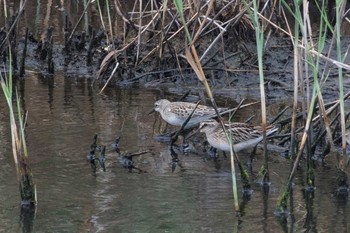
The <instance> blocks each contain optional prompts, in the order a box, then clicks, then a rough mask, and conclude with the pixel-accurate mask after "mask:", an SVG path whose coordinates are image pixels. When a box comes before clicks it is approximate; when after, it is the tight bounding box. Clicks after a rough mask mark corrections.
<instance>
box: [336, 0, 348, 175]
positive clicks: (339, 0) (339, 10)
mask: <svg viewBox="0 0 350 233" xmlns="http://www.w3.org/2000/svg"><path fill="white" fill-rule="evenodd" d="M345 5H346V1H345V0H336V5H335V8H336V10H335V12H336V23H335V35H336V45H337V60H338V61H339V62H341V61H342V60H343V58H342V51H341V42H340V33H341V32H340V26H341V24H342V20H343V14H344V9H345ZM338 79H339V100H340V106H339V107H340V123H341V134H342V152H343V153H342V157H343V158H342V159H340V161H338V163H339V168H340V169H341V170H344V169H345V164H346V162H345V161H344V160H345V158H346V136H345V111H344V87H343V70H342V69H341V68H338ZM348 156H350V155H348Z"/></svg>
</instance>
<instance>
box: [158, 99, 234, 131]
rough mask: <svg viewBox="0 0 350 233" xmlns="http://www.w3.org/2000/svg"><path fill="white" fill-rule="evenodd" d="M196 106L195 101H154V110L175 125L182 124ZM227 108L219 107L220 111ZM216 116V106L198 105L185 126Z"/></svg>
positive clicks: (188, 126)
mask: <svg viewBox="0 0 350 233" xmlns="http://www.w3.org/2000/svg"><path fill="white" fill-rule="evenodd" d="M195 107H196V104H194V103H189V102H170V101H169V100H167V99H161V100H158V101H156V102H155V103H154V110H155V111H157V112H159V113H160V115H161V116H162V118H163V120H165V121H166V122H168V123H169V124H171V125H175V126H181V125H182V124H183V123H184V122H185V121H186V119H187V118H188V116H189V115H190V114H191V112H192V111H193V109H195ZM226 110H228V109H227V108H218V111H219V113H222V112H224V111H226ZM215 116H216V113H215V110H214V108H212V107H208V106H205V105H198V106H197V108H196V110H195V111H194V113H193V115H192V117H191V119H190V120H189V122H188V123H187V125H186V127H185V128H190V127H192V126H194V125H197V124H199V123H200V122H202V121H205V120H208V119H210V118H213V117H215Z"/></svg>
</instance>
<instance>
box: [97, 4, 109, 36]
mask: <svg viewBox="0 0 350 233" xmlns="http://www.w3.org/2000/svg"><path fill="white" fill-rule="evenodd" d="M96 4H97V9H98V13H99V16H100V20H101V24H102V27H103V30H104V31H105V32H106V37H107V43H109V36H108V33H107V30H106V26H105V23H104V21H103V14H102V10H101V6H100V0H97V1H96Z"/></svg>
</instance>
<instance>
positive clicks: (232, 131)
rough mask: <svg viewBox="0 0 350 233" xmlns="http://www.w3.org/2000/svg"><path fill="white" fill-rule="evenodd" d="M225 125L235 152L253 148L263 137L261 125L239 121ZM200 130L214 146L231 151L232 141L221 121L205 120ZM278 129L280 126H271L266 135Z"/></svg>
mask: <svg viewBox="0 0 350 233" xmlns="http://www.w3.org/2000/svg"><path fill="white" fill-rule="evenodd" d="M225 126H226V127H227V133H228V136H229V138H230V139H231V141H232V145H233V149H234V151H235V152H239V151H241V150H243V149H247V148H252V147H254V146H255V145H257V144H258V143H259V142H261V141H262V139H263V131H262V129H261V127H259V126H251V125H249V124H247V123H239V122H234V123H230V124H226V125H225ZM199 130H200V132H202V133H205V135H206V138H207V141H208V142H209V144H210V145H211V146H212V147H214V148H216V149H219V150H223V151H230V149H231V148H230V143H229V141H228V140H227V137H226V134H225V131H224V130H223V129H222V126H221V124H220V123H219V122H217V121H215V120H207V121H203V122H202V123H201V124H200V126H199ZM277 130H278V128H276V127H273V126H269V127H268V129H267V131H266V136H269V135H271V134H273V133H275V132H276V131H277Z"/></svg>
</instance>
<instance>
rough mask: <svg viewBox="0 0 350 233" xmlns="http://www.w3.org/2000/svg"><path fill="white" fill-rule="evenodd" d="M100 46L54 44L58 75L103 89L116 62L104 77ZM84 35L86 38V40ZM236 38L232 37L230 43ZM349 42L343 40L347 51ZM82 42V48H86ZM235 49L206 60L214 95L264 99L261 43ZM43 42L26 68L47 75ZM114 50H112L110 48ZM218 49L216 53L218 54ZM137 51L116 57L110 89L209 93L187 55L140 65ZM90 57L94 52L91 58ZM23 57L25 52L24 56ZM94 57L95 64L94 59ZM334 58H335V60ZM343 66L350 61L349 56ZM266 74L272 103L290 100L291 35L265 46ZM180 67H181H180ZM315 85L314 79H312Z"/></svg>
mask: <svg viewBox="0 0 350 233" xmlns="http://www.w3.org/2000/svg"><path fill="white" fill-rule="evenodd" d="M97 34H98V35H97V36H96V38H97V39H96V38H95V40H96V42H95V43H94V45H93V46H92V47H91V46H89V45H88V44H87V42H86V43H85V44H84V41H89V40H90V39H89V38H88V37H87V36H86V35H85V34H83V35H82V34H79V35H75V36H74V37H73V39H72V40H71V41H72V42H71V43H70V45H69V46H64V45H57V44H54V45H53V52H52V59H53V63H54V70H55V72H60V73H62V72H63V74H64V76H65V77H71V78H88V79H96V80H95V81H96V83H99V84H101V85H104V84H105V83H106V81H107V79H108V78H109V77H110V74H111V71H112V69H113V68H114V65H115V62H114V60H113V59H111V62H110V64H109V65H108V66H107V69H105V72H104V73H102V74H100V73H99V69H100V65H101V62H102V60H103V59H104V58H105V57H106V55H107V54H108V52H107V48H110V47H108V44H107V43H106V41H105V40H104V39H101V38H103V37H104V34H103V32H99V33H97ZM82 36H85V37H86V38H85V39H84V40H83V42H82V39H81V38H82ZM230 40H232V39H230V38H227V41H230ZM23 42H24V38H22V39H20V43H19V46H18V51H22V50H23ZM209 42H210V41H207V43H201V45H200V46H198V47H197V50H198V53H199V54H201V52H204V50H205V49H206V48H207V47H206V45H209ZM349 42H350V38H346V37H344V38H343V45H344V51H346V45H347V44H348V43H349ZM82 43H83V44H82ZM228 44H232V46H225V51H222V49H220V47H219V46H217V48H213V49H212V51H213V52H209V53H208V55H207V57H205V58H204V59H203V60H202V65H203V68H204V72H205V74H206V77H207V79H208V81H209V83H210V85H211V87H212V88H213V90H214V93H215V94H217V95H221V96H229V97H231V98H233V100H235V101H239V100H240V99H242V98H254V99H259V97H260V91H259V76H258V66H257V56H256V45H255V42H254V41H238V42H235V43H233V42H231V43H228ZM329 44H330V40H329V41H328V42H327V43H326V47H325V50H324V51H325V53H326V51H328V48H329ZM116 46H117V48H116V49H119V48H121V47H123V45H122V44H121V43H118V42H117V43H116ZM42 47H43V45H42V43H40V42H38V41H37V40H35V39H32V40H30V41H29V42H28V52H27V57H26V69H27V70H33V71H36V72H39V73H42V75H44V76H50V75H49V74H48V68H47V67H48V65H47V58H46V57H44V58H43V57H42V55H41V53H42ZM154 47H156V44H152V43H149V44H147V45H145V44H141V48H142V49H141V50H140V57H139V59H138V61H141V60H142V58H144V57H146V55H147V54H148V53H149V51H150V50H151V49H153V48H154ZM110 51H111V50H110ZM214 51H215V52H214ZM136 53H137V47H136V46H134V45H132V46H130V47H129V48H128V49H127V50H125V52H123V53H121V54H119V55H118V56H117V57H116V59H117V60H118V62H119V67H118V69H117V71H116V73H115V74H114V76H113V78H112V79H111V80H110V81H109V82H108V85H109V86H132V85H142V86H144V87H147V88H151V89H152V88H156V89H158V88H161V89H162V90H164V91H167V92H170V93H177V94H183V93H185V92H186V91H188V90H191V91H192V92H193V93H194V94H198V90H199V91H200V90H204V87H203V85H202V84H201V82H200V81H199V80H198V79H197V78H196V75H195V73H194V72H193V70H192V69H191V67H190V66H189V64H188V63H187V61H186V60H185V58H183V57H182V56H181V55H182V54H184V51H178V52H177V53H176V55H177V57H178V59H179V62H177V60H176V57H175V56H174V54H173V53H171V52H165V53H164V56H163V57H162V59H159V58H158V57H157V54H156V53H154V55H153V56H151V57H149V58H146V59H145V60H142V62H141V63H138V64H136V65H135V61H136V58H135V56H136V55H135V54H136ZM89 54H92V55H91V57H90V55H89ZM333 54H334V52H333ZM18 57H21V53H19V56H18ZM89 57H90V61H88V60H89ZM332 57H334V56H331V58H332ZM344 63H346V64H348V63H350V58H349V56H347V57H346V59H345V61H344ZM263 64H264V75H265V87H266V93H267V96H268V100H276V101H280V100H283V99H284V100H286V99H288V98H290V97H291V96H292V94H293V47H292V44H291V41H290V40H289V38H287V37H281V36H278V35H276V36H274V37H271V38H270V39H269V40H268V41H267V43H266V47H265V52H264V61H263ZM325 64H326V61H325V60H322V59H321V62H320V68H319V73H322V72H323V70H324V67H325ZM179 65H180V67H181V68H179ZM328 67H329V68H327V70H328V72H329V78H328V79H326V81H325V83H324V84H323V90H322V91H323V96H324V98H325V100H326V101H331V100H336V99H337V98H338V95H339V92H338V78H337V77H338V71H337V69H336V67H335V66H334V65H330V66H328ZM348 76H349V71H346V70H345V82H344V87H345V92H347V91H348V90H349V89H350V82H349V80H348V78H347V77H348ZM309 78H310V81H311V82H312V77H309Z"/></svg>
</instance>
